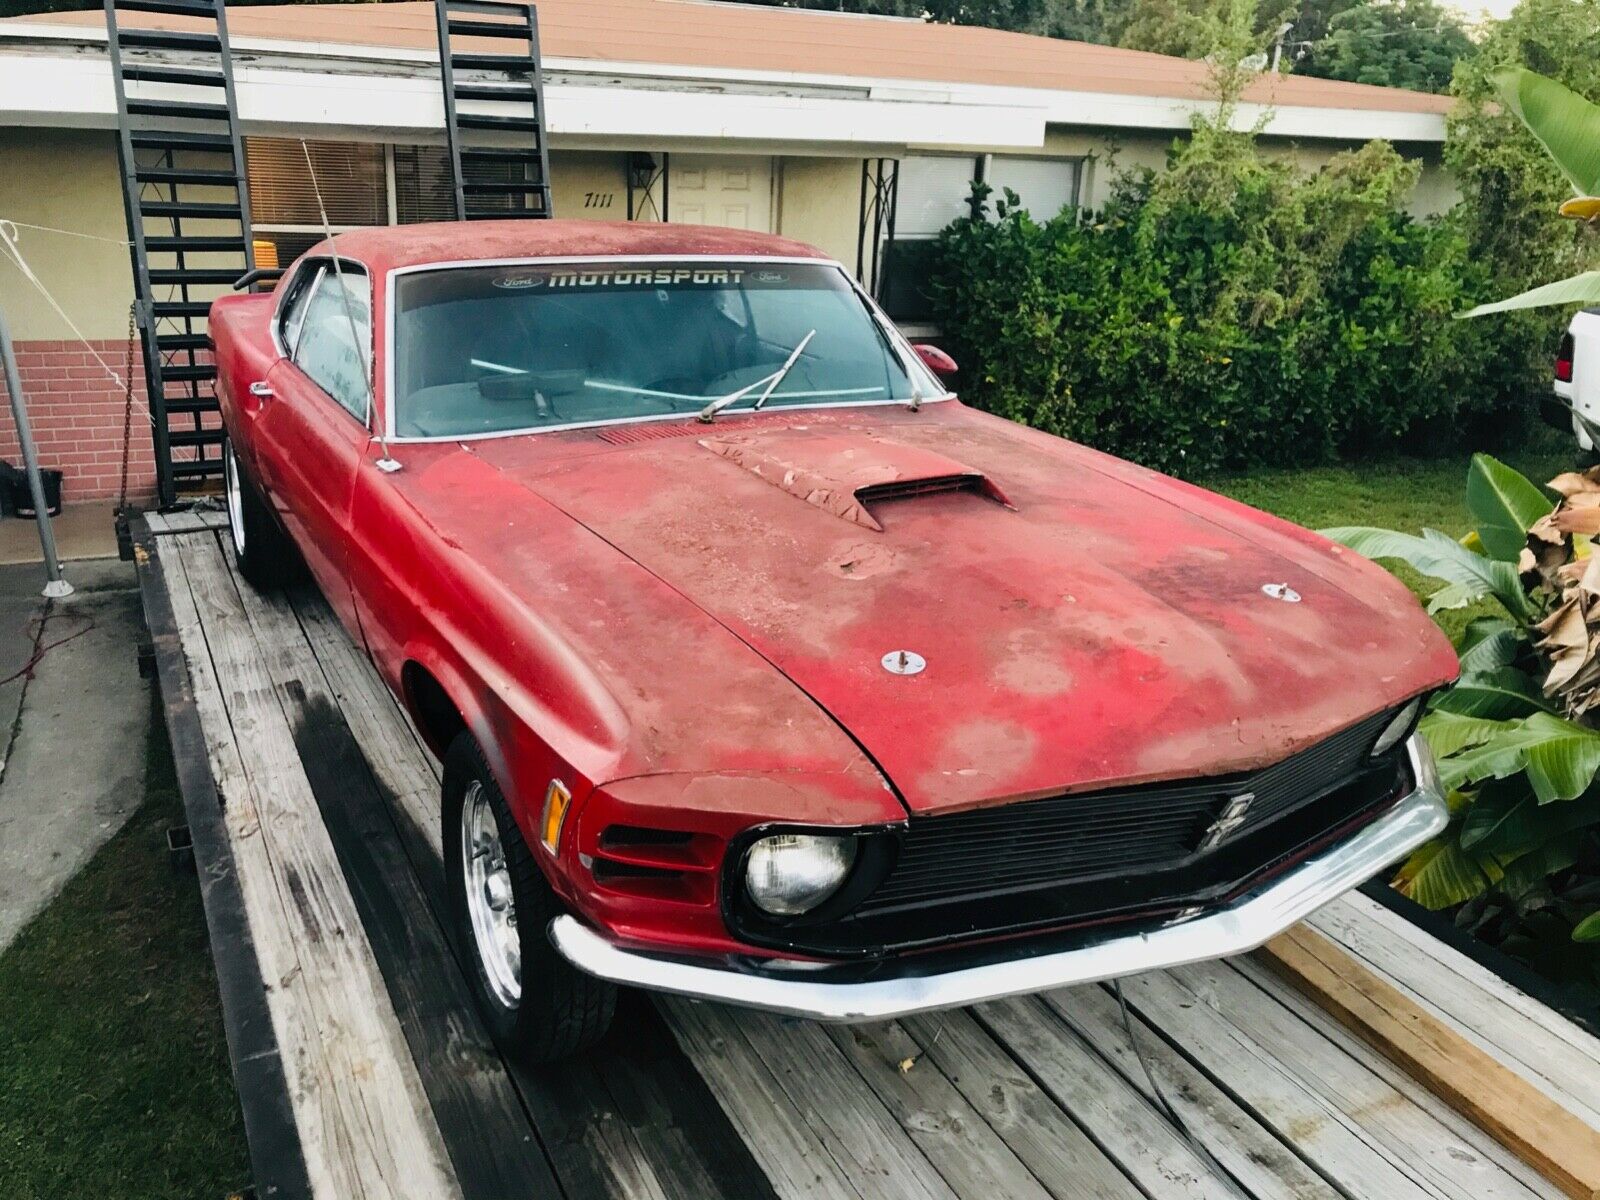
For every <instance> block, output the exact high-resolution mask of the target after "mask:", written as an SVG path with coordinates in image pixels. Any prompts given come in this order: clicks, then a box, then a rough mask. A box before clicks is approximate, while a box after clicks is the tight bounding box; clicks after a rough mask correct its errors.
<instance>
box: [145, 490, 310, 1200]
mask: <svg viewBox="0 0 1600 1200" xmlns="http://www.w3.org/2000/svg"><path fill="white" fill-rule="evenodd" d="M132 533H133V542H134V555H133V558H134V565H135V568H136V570H137V572H138V577H139V590H140V594H141V596H142V598H143V601H144V614H145V625H146V627H147V629H148V630H149V633H150V643H151V649H152V651H153V653H154V656H155V662H156V679H157V682H158V684H159V685H160V697H161V707H162V714H163V716H164V718H165V720H166V726H167V737H168V739H169V741H170V744H171V747H172V759H173V767H174V770H175V771H176V774H177V779H178V790H179V792H180V794H181V795H182V797H183V807H184V813H185V817H186V819H187V821H188V825H189V835H190V839H191V841H192V844H193V846H194V856H195V868H196V871H195V874H196V875H197V877H198V880H199V886H200V897H201V900H202V902H203V905H204V909H205V914H206V932H207V935H208V936H209V939H210V942H211V953H212V958H213V960H214V962H215V965H216V974H217V992H218V995H219V997H220V999H221V1002H222V1026H223V1031H224V1032H225V1033H226V1035H227V1039H228V1057H229V1060H230V1062H231V1064H232V1067H233V1080H234V1089H235V1091H236V1092H237V1094H238V1096H239V1108H240V1112H241V1114H242V1116H243V1118H244V1128H245V1139H246V1142H247V1143H248V1145H249V1149H250V1168H251V1170H250V1173H251V1177H252V1178H253V1180H254V1182H255V1187H256V1193H257V1194H258V1195H261V1196H273V1197H277V1198H278V1200H305V1198H307V1197H309V1196H310V1195H311V1180H310V1179H309V1178H308V1176H307V1175H306V1162H305V1156H304V1155H303V1154H302V1153H301V1151H300V1137H299V1132H298V1130H297V1129H296V1127H295V1119H294V1108H293V1106H292V1105H291V1103H290V1099H289V1085H288V1082H287V1080H286V1079H285V1078H284V1072H283V1061H282V1058H281V1056H280V1055H279V1052H278V1038H277V1033H276V1032H275V1031H274V1029H273V1027H272V1014H271V1012H270V1011H269V1009H268V1005H267V991H266V986H265V985H264V983H263V982H262V979H261V964H260V962H259V961H258V960H257V958H256V948H255V939H254V938H253V936H252V935H251V933H250V922H249V918H248V916H247V915H246V913H245V904H244V894H243V892H242V891H241V889H240V886H239V877H238V871H237V868H236V866H235V864H234V860H233V850H232V848H231V847H230V846H229V844H228V835H227V830H226V828H225V826H224V824H223V819H222V802H221V799H220V798H219V797H218V795H217V787H216V783H215V781H214V780H213V779H212V778H211V768H210V765H209V757H208V755H207V752H206V740H205V730H204V728H203V727H202V725H201V723H200V714H199V711H198V710H197V708H196V707H195V702H194V694H193V690H192V688H191V686H190V682H189V672H188V668H187V666H186V664H185V662H184V656H183V643H182V641H181V639H180V635H179V631H178V621H177V617H176V615H175V613H174V611H173V596H172V594H171V592H170V591H169V590H168V587H167V582H166V575H165V571H164V570H163V567H162V564H161V559H160V556H159V553H158V551H157V546H156V539H155V537H154V536H153V535H152V533H151V532H150V529H149V528H148V526H145V525H143V524H141V522H140V521H139V520H135V522H134V525H133V530H132ZM182 600H183V601H184V603H185V606H186V607H185V611H186V613H187V614H188V616H189V619H190V623H191V625H192V624H193V604H192V601H190V598H189V595H188V592H187V590H186V589H185V590H184V591H183V592H182Z"/></svg>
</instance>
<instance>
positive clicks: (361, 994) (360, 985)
mask: <svg viewBox="0 0 1600 1200" xmlns="http://www.w3.org/2000/svg"><path fill="white" fill-rule="evenodd" d="M171 536H172V540H173V541H174V542H177V543H178V550H179V553H178V554H176V555H174V556H173V558H172V559H171V560H169V565H176V566H178V567H181V569H182V572H183V575H184V576H185V577H186V579H187V581H188V587H189V590H190V595H191V597H192V600H193V609H192V612H193V614H194V618H195V620H194V623H193V625H192V626H191V627H190V628H189V629H187V630H182V632H183V633H184V635H185V636H184V646H185V650H186V653H187V655H188V660H189V668H190V675H191V679H192V680H193V682H194V686H195V698H196V703H197V706H198V707H199V709H200V714H201V721H202V724H203V725H204V726H205V727H206V732H207V740H208V747H209V749H210V751H211V762H212V772H213V776H214V777H215V779H216V781H217V785H218V791H219V793H220V794H221V795H222V796H223V798H224V805H225V814H226V821H227V826H228V832H229V837H230V841H231V843H232V846H233V850H234V855H235V858H236V861H237V863H238V868H239V876H240V882H241V887H242V890H243V893H244V897H245V905H246V911H247V912H248V913H249V917H250V927H251V931H252V934H253V935H254V937H255V939H256V945H257V947H258V950H259V956H260V959H261V965H262V973H263V975H264V976H265V978H266V980H267V985H268V988H269V989H270V990H269V993H268V1003H269V1008H270V1009H271V1012H272V1016H273V1025H274V1028H275V1030H276V1031H277V1036H278V1044H279V1046H280V1048H281V1049H282V1052H283V1057H284V1072H285V1076H286V1078H287V1079H288V1083H289V1088H290V1094H291V1097H292V1099H293V1102H294V1107H295V1119H296V1124H297V1127H298V1129H299V1131H300V1142H301V1146H302V1148H303V1152H304V1154H305V1157H306V1166H307V1173H308V1175H309V1176H310V1179H311V1183H312V1188H313V1191H314V1193H315V1194H316V1195H318V1196H326V1197H330V1198H337V1200H355V1198H367V1197H372V1198H374V1200H379V1198H385V1197H400V1196H404V1197H414V1198H418V1200H422V1198H426V1200H433V1198H435V1197H453V1196H456V1195H459V1191H458V1189H457V1187H456V1183H455V1179H454V1176H453V1173H452V1172H451V1170H450V1167H449V1164H448V1161H447V1160H446V1157H445V1153H444V1147H443V1144H442V1142H441V1140H440V1138H439V1131H438V1128H437V1126H436V1125H435V1124H434V1121H433V1118H432V1115H431V1114H430V1113H429V1112H428V1109H427V1104H426V1101H425V1100H424V1098H423V1096H422V1090H421V1085H420V1082H419V1081H418V1079H417V1076H416V1068H415V1066H414V1065H413V1064H412V1062H411V1058H410V1055H409V1053H408V1052H407V1050H406V1047H405V1042H404V1038H403V1036H402V1034H401V1032H400V1029H399V1023H398V1021H397V1020H396V1018H395V1015H394V1010H393V1007H392V1006H391V1004H390V1002H389V998H388V995H387V993H386V990H385V988H384V985H383V980H382V978H381V976H380V975H379V973H378V970H377V966H376V964H375V962H374V961H373V957H372V950H371V946H370V945H369V943H368V941H367V938H366V935H365V933H364V932H363V931H362V929H361V925H360V921H359V918H358V915H357V913H356V911H355V906H354V903H353V901H352V900H351V897H350V893H349V890H348V888H347V887H346V886H345V883H344V879H343V876H342V874H341V873H340V871H339V867H338V863H337V860H336V858H335V856H334V851H333V847H332V845H331V843H330V842H329V841H328V837H327V831H326V830H325V828H324V827H323V825H322V822H321V820H320V818H319V817H318V814H317V810H316V801H315V799H314V797H313V796H312V795H311V791H310V786H309V784H308V783H307V781H306V778H305V773H304V771H303V770H302V769H301V767H300V764H299V759H298V755H297V753H296V751H295V747H294V742H293V739H292V737H291V736H290V732H289V729H288V725H287V723H286V722H285V720H284V717H283V711H282V709H281V708H279V707H278V704H277V701H276V699H275V697H274V696H273V694H272V688H271V683H270V682H269V681H268V680H267V677H266V671H265V668H264V667H263V665H262V663H261V660H260V658H259V656H258V654H257V652H256V647H255V644H254V639H253V638H252V637H251V635H250V631H249V626H248V623H247V622H246V620H245V619H244V616H243V613H242V612H241V611H240V609H239V602H238V596H237V594H236V593H235V592H234V591H233V587H232V582H231V580H230V579H229V577H228V574H227V571H226V569H225V567H224V566H223V563H222V558H221V552H220V549H219V548H218V546H217V543H216V538H215V536H214V535H212V534H209V533H205V534H176V535H171ZM173 575H176V572H172V573H171V574H169V579H171V581H172V586H173V588H174V590H176V588H177V581H176V579H173V578H172V576H173ZM180 629H182V617H181V615H180ZM223 680H226V681H227V682H226V683H224V682H222V681H223Z"/></svg>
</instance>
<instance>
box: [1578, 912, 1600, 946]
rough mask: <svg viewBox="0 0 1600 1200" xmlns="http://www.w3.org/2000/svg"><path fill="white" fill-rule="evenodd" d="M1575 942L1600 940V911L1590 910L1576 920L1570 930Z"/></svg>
mask: <svg viewBox="0 0 1600 1200" xmlns="http://www.w3.org/2000/svg"><path fill="white" fill-rule="evenodd" d="M1572 940H1573V941H1575V942H1600V911H1596V912H1592V913H1590V914H1589V915H1588V916H1587V917H1585V918H1584V919H1583V920H1581V921H1579V922H1578V925H1577V928H1575V929H1574V930H1573V931H1572Z"/></svg>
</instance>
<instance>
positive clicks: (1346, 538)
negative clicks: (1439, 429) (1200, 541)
mask: <svg viewBox="0 0 1600 1200" xmlns="http://www.w3.org/2000/svg"><path fill="white" fill-rule="evenodd" d="M1597 275H1600V272H1597ZM1322 536H1323V537H1325V538H1331V539H1332V540H1333V541H1336V542H1339V543H1341V544H1342V545H1345V546H1349V547H1350V549H1352V550H1354V551H1355V552H1356V553H1357V554H1363V555H1365V556H1366V557H1368V558H1398V559H1400V560H1401V561H1403V562H1408V563H1410V564H1411V565H1412V566H1413V567H1415V568H1416V569H1417V570H1418V571H1421V572H1422V573H1423V574H1424V575H1426V576H1428V577H1429V578H1431V579H1442V580H1444V581H1445V582H1446V583H1449V584H1460V585H1462V587H1461V589H1459V591H1460V593H1461V594H1466V593H1468V592H1471V593H1472V594H1473V598H1474V599H1476V598H1477V597H1478V596H1493V597H1494V598H1495V599H1496V600H1498V601H1500V603H1501V605H1502V606H1504V608H1505V610H1506V611H1507V612H1509V613H1510V614H1511V615H1512V616H1513V617H1516V618H1517V619H1518V620H1522V621H1529V620H1532V618H1533V616H1534V612H1533V606H1532V605H1531V604H1530V603H1529V602H1528V597H1527V595H1526V593H1524V592H1523V590H1522V581H1521V580H1520V579H1519V578H1518V577H1517V569H1516V567H1515V566H1513V565H1512V564H1511V563H1507V562H1500V561H1498V560H1496V559H1492V558H1486V557H1484V556H1483V555H1482V554H1476V553H1474V552H1473V551H1471V550H1468V549H1467V548H1466V547H1465V546H1463V545H1461V543H1460V542H1458V541H1456V540H1455V539H1454V538H1452V537H1449V536H1447V535H1446V534H1443V533H1440V532H1439V531H1438V530H1437V529H1424V530H1423V531H1422V536H1421V537H1416V536H1414V535H1412V534H1409V533H1396V532H1395V531H1394V530H1392V529H1373V528H1370V527H1368V526H1360V525H1345V526H1339V527H1337V528H1334V529H1324V530H1322Z"/></svg>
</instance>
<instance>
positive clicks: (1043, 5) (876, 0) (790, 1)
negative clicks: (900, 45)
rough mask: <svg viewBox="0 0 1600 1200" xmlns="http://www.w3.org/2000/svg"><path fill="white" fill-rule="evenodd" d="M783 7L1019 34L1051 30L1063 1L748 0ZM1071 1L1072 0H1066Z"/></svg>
mask: <svg viewBox="0 0 1600 1200" xmlns="http://www.w3.org/2000/svg"><path fill="white" fill-rule="evenodd" d="M747 2H751V3H757V4H772V5H776V6H777V7H780V8H817V9H824V10H826V11H830V12H852V13H868V14H871V15H874V16H885V17H920V18H922V19H924V20H930V21H940V22H944V23H947V24H952V25H985V26H988V27H990V28H992V29H1010V30H1015V31H1017V32H1020V33H1044V32H1047V31H1048V26H1049V23H1050V18H1051V16H1052V14H1053V12H1054V10H1055V9H1056V8H1057V7H1059V6H1060V5H1061V3H1062V0H747ZM1067 2H1069V3H1070V0H1067Z"/></svg>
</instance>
